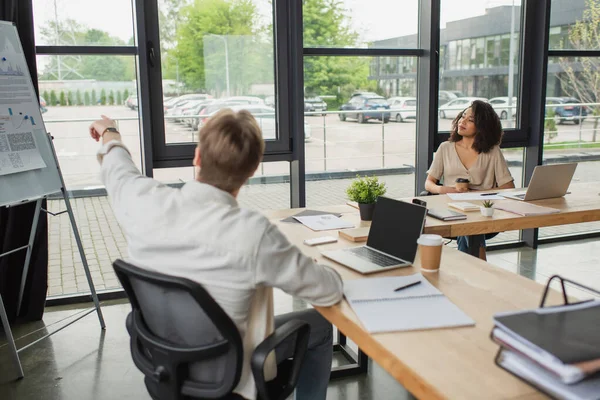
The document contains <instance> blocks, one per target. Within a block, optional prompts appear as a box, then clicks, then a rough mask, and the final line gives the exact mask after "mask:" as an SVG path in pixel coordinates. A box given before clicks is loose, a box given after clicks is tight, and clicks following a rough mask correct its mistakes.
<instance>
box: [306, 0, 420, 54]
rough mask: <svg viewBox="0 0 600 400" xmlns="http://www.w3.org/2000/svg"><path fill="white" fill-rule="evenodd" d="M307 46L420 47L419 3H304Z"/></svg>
mask: <svg viewBox="0 0 600 400" xmlns="http://www.w3.org/2000/svg"><path fill="white" fill-rule="evenodd" d="M302 12H303V22H304V46H305V47H339V48H367V47H372V48H392V49H414V48H416V47H417V29H418V23H419V1H418V0H403V1H391V2H390V1H387V0H372V1H364V0H344V1H324V0H305V1H303V11H302Z"/></svg>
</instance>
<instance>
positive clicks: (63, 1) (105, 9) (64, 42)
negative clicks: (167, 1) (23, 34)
mask: <svg viewBox="0 0 600 400" xmlns="http://www.w3.org/2000/svg"><path fill="white" fill-rule="evenodd" d="M33 14H34V19H35V42H36V44H37V45H38V46H125V45H129V46H132V45H134V44H135V39H134V37H135V35H134V25H133V6H132V1H131V0H103V1H92V0H33Z"/></svg>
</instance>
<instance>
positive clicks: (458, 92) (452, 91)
mask: <svg viewBox="0 0 600 400" xmlns="http://www.w3.org/2000/svg"><path fill="white" fill-rule="evenodd" d="M449 92H450V93H454V95H455V96H456V97H467V96H465V94H464V93H463V92H461V91H460V90H449Z"/></svg>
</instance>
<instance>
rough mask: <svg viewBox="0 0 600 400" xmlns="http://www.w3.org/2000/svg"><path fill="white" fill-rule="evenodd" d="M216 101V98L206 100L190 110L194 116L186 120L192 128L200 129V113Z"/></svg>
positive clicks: (190, 113)
mask: <svg viewBox="0 0 600 400" xmlns="http://www.w3.org/2000/svg"><path fill="white" fill-rule="evenodd" d="M214 103H215V101H214V100H205V101H203V102H201V103H200V104H198V105H197V106H196V107H194V108H192V109H191V110H190V111H189V115H192V117H190V118H189V119H188V120H187V121H186V122H187V124H188V125H189V126H190V128H192V130H194V131H197V130H198V128H199V127H200V117H199V115H200V114H201V113H202V111H204V109H205V108H207V107H210V106H211V105H212V104H214Z"/></svg>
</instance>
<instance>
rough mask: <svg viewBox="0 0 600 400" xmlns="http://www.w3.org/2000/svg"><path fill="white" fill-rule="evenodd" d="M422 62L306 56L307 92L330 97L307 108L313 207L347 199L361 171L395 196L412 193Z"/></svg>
mask: <svg viewBox="0 0 600 400" xmlns="http://www.w3.org/2000/svg"><path fill="white" fill-rule="evenodd" d="M416 61H417V59H416V58H415V57H304V82H305V85H306V87H307V90H309V89H310V90H311V94H312V95H318V96H319V97H320V98H322V99H323V100H324V101H325V102H326V103H327V111H326V112H323V111H322V110H318V111H317V110H312V111H305V113H304V122H305V127H306V126H308V127H310V131H311V138H310V140H308V141H307V142H306V148H305V149H306V150H305V152H306V174H307V178H306V179H307V184H306V192H307V205H308V206H315V207H316V206H323V205H335V204H343V203H345V202H346V200H347V199H346V194H345V189H346V187H347V186H348V184H349V183H350V181H351V180H352V179H353V178H354V177H355V176H356V174H361V175H364V174H369V175H373V174H375V175H377V176H380V177H381V179H382V180H384V181H386V182H388V185H389V191H388V194H389V195H390V196H392V197H406V196H412V195H413V194H414V187H415V185H414V179H415V177H414V165H415V139H416V123H415V121H416V116H417V108H416V100H417V93H416V90H417V89H416V81H417V71H416ZM383 66H385V68H383ZM344 71H345V72H344ZM324 76H327V77H329V78H328V79H323V77H324ZM305 129H306V128H305ZM324 176H326V177H327V178H326V180H323V179H324V178H323V177H324Z"/></svg>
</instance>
